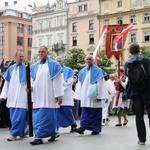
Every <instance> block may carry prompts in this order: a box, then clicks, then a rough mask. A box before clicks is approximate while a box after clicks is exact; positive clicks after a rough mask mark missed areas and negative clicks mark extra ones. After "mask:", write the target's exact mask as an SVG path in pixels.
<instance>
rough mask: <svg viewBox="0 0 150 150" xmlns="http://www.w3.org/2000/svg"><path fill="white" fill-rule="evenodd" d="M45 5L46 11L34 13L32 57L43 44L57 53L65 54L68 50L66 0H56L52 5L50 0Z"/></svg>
mask: <svg viewBox="0 0 150 150" xmlns="http://www.w3.org/2000/svg"><path fill="white" fill-rule="evenodd" d="M45 7H46V10H45V11H43V12H39V13H36V14H34V15H32V23H33V44H32V57H34V56H35V55H36V54H37V53H38V48H39V46H41V45H46V46H47V47H48V48H49V50H52V51H54V52H55V53H56V55H60V54H65V53H66V52H67V50H68V46H67V41H68V39H67V38H68V36H67V35H68V34H67V28H68V27H67V16H68V8H67V2H66V0H56V3H54V4H53V5H50V4H49V1H48V3H47V5H46V6H45Z"/></svg>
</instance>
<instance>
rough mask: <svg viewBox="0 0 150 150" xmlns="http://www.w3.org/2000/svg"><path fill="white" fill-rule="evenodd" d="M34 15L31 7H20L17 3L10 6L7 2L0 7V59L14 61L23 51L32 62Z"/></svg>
mask: <svg viewBox="0 0 150 150" xmlns="http://www.w3.org/2000/svg"><path fill="white" fill-rule="evenodd" d="M33 13H34V12H33V10H32V8H31V7H25V6H21V5H18V4H17V1H14V4H13V5H10V6H9V3H8V2H5V6H4V7H0V59H4V60H5V61H9V60H14V54H15V52H16V51H17V50H23V51H24V52H25V57H26V58H27V59H28V60H30V57H31V49H32V20H31V15H32V14H33Z"/></svg>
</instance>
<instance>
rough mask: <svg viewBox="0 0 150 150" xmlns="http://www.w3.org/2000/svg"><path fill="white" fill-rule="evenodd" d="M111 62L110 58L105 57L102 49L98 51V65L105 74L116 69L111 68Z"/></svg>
mask: <svg viewBox="0 0 150 150" xmlns="http://www.w3.org/2000/svg"><path fill="white" fill-rule="evenodd" d="M112 64H113V63H112V62H111V60H110V59H107V58H106V55H105V51H104V50H102V51H100V52H99V53H98V66H99V67H100V68H102V69H103V70H104V71H105V72H106V73H107V74H111V73H114V72H115V70H116V69H114V68H111V65H112Z"/></svg>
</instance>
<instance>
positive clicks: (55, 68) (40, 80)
mask: <svg viewBox="0 0 150 150" xmlns="http://www.w3.org/2000/svg"><path fill="white" fill-rule="evenodd" d="M38 53H39V57H40V59H41V60H39V61H38V62H36V63H35V64H33V65H32V66H31V78H32V101H33V110H32V117H33V131H34V138H35V139H34V141H32V142H30V144H31V145H38V144H43V139H42V138H46V137H51V136H55V134H56V128H57V108H58V107H59V105H60V104H61V103H62V96H63V94H64V91H63V83H62V76H61V70H62V69H61V66H60V65H59V63H57V62H56V61H54V60H52V59H50V58H48V49H47V47H46V46H44V45H43V46H40V47H39V51H38Z"/></svg>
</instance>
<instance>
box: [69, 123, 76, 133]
mask: <svg viewBox="0 0 150 150" xmlns="http://www.w3.org/2000/svg"><path fill="white" fill-rule="evenodd" d="M76 127H77V124H76V123H74V124H73V125H71V130H70V132H74V129H75V128H76Z"/></svg>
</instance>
